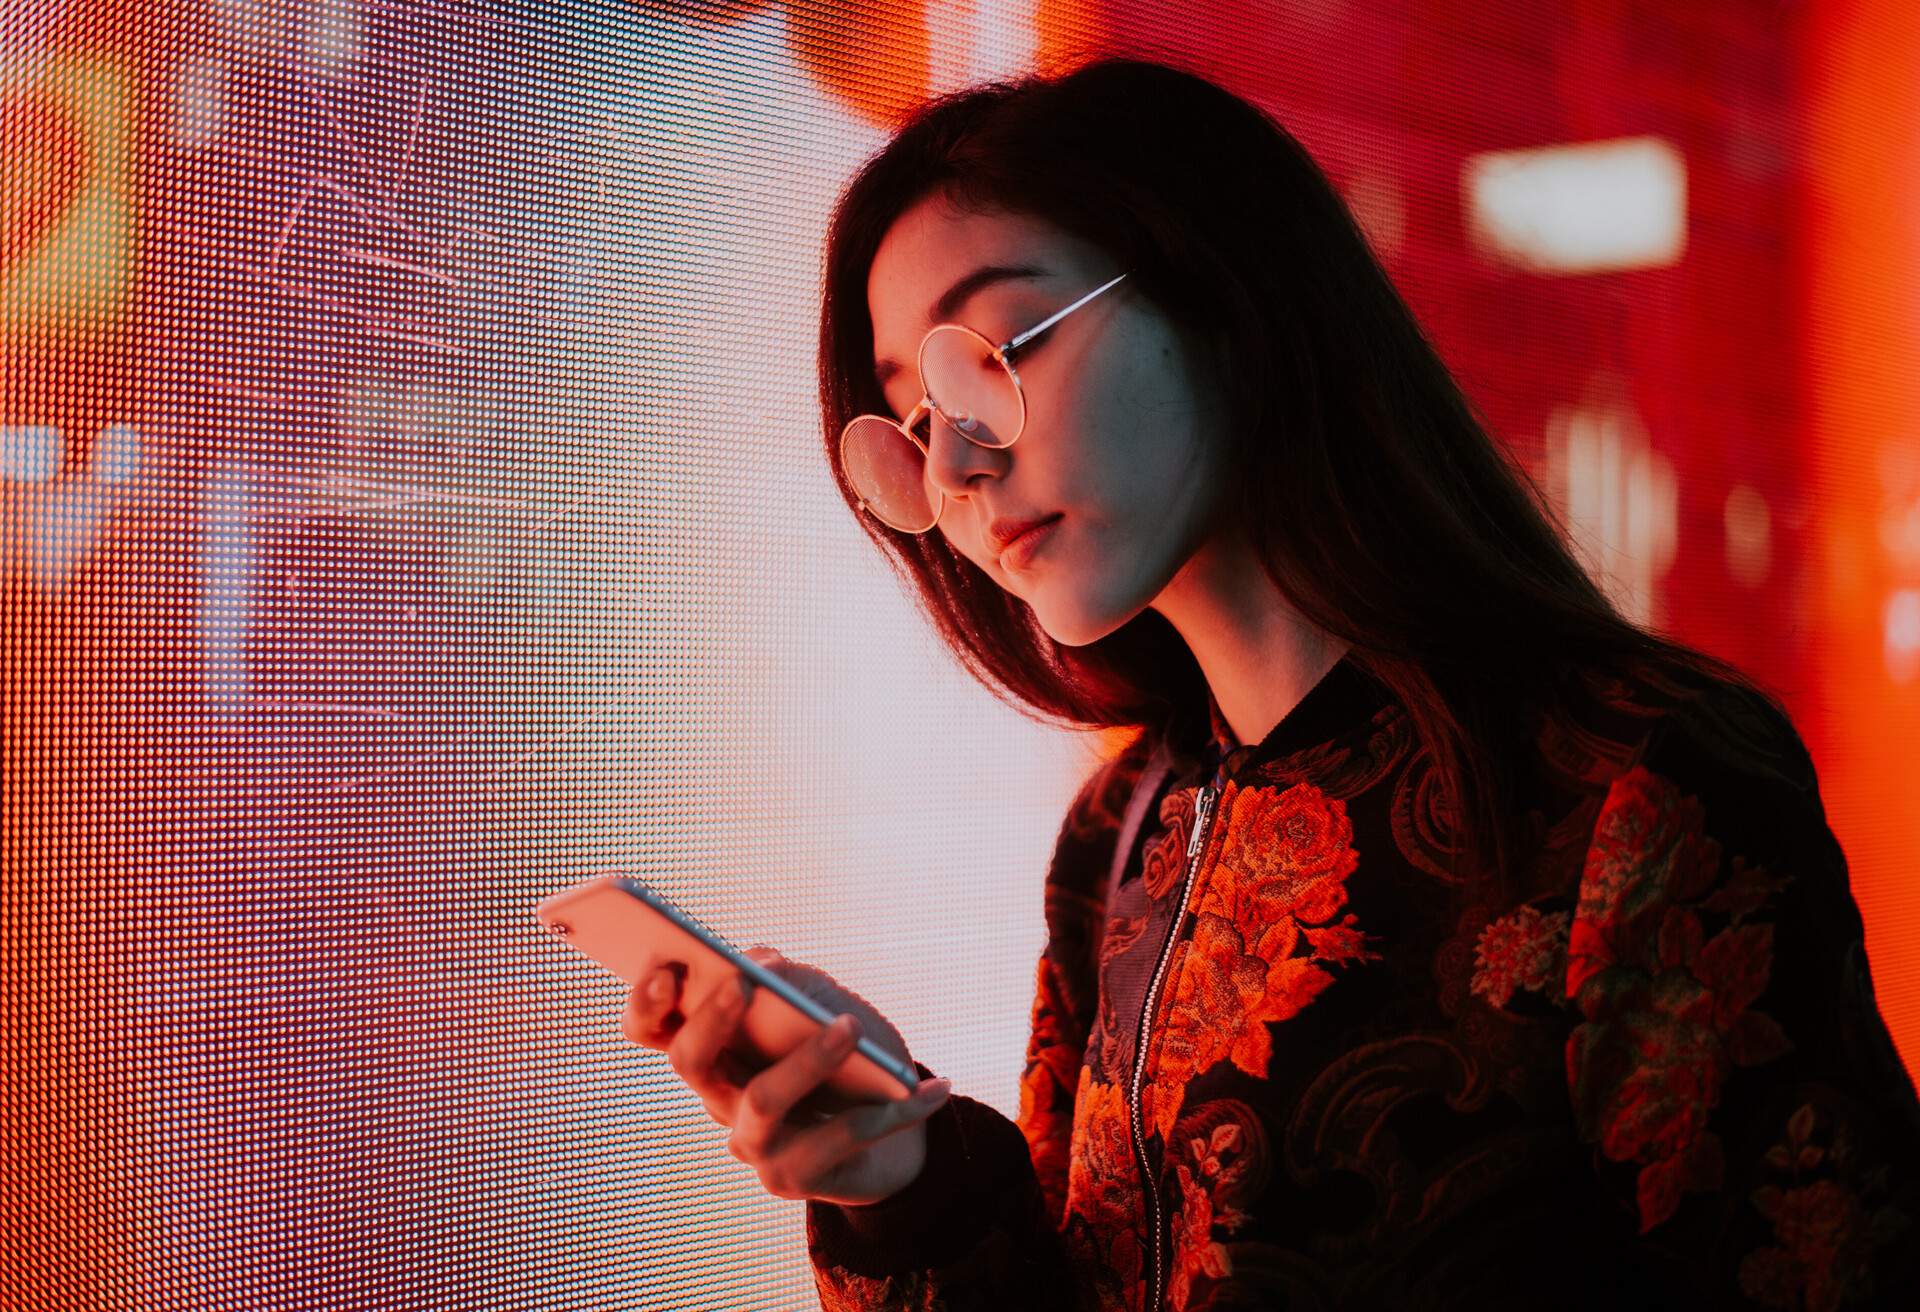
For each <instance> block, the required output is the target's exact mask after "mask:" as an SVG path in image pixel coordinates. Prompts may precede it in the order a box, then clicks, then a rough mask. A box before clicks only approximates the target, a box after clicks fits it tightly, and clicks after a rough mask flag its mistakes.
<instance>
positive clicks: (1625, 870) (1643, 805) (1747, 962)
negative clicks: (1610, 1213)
mask: <svg viewBox="0 0 1920 1312" xmlns="http://www.w3.org/2000/svg"><path fill="white" fill-rule="evenodd" d="M1719 867H1720V846H1719V844H1718V843H1716V842H1715V841H1714V840H1713V839H1712V838H1710V837H1708V836H1707V835H1706V833H1705V832H1704V810H1703V808H1702V807H1701V805H1700V802H1699V800H1698V799H1696V798H1692V797H1683V796H1682V795H1681V793H1680V791H1679V789H1678V788H1677V787H1675V786H1674V784H1673V783H1672V782H1671V781H1670V780H1668V779H1665V778H1663V777H1661V776H1660V775H1657V774H1654V773H1653V772H1651V771H1649V770H1647V769H1646V768H1645V767H1644V766H1634V767H1633V768H1632V769H1630V770H1628V771H1626V772H1625V773H1624V774H1622V775H1621V776H1620V777H1619V778H1617V779H1615V780H1614V782H1613V785H1612V787H1611V788H1610V789H1609V791H1608V794H1607V800H1606V803H1605V805H1604V806H1603V807H1602V808H1601V812H1600V816H1599V819H1598V820H1597V821H1596V823H1595V828H1594V838H1593V844H1592V846H1591V847H1590V849H1589V850H1588V853H1587V863H1586V867H1585V870H1584V871H1583V873H1582V876H1581V881H1580V897H1579V903H1578V906H1577V907H1576V909H1575V912H1574V918H1573V921H1572V924H1571V925H1570V927H1569V931H1568V948H1567V954H1568V964H1567V975H1566V996H1567V997H1568V998H1570V999H1572V1000H1573V1001H1574V1003H1575V1004H1576V1005H1577V1006H1578V1008H1579V1010H1580V1012H1581V1014H1582V1015H1583V1016H1584V1017H1585V1018H1586V1020H1585V1023H1583V1024H1581V1025H1578V1026H1576V1027H1575V1029H1574V1031H1573V1032H1572V1034H1571V1035H1570V1036H1569V1037H1568V1039H1567V1047H1566V1061H1567V1083H1568V1089H1569V1092H1570V1094H1571V1096H1572V1101H1573V1111H1574V1117H1575V1120H1576V1122H1577V1124H1578V1126H1579V1128H1580V1132H1581V1135H1582V1136H1583V1137H1584V1138H1585V1139H1586V1140H1587V1141H1588V1142H1596V1143H1598V1144H1599V1145H1600V1149H1601V1151H1602V1152H1603V1153H1604V1154H1605V1155H1606V1157H1607V1158H1608V1159H1609V1160H1612V1161H1616V1162H1638V1163H1640V1164H1641V1167H1640V1171H1639V1174H1638V1177H1637V1182H1636V1192H1637V1200H1638V1205H1639V1212H1640V1230H1641V1232H1642V1233H1645V1232H1646V1231H1648V1230H1650V1229H1652V1228H1653V1227H1654V1226H1656V1225H1658V1224H1659V1223H1660V1222H1662V1221H1664V1220H1666V1219H1667V1218H1668V1217H1669V1216H1671V1215H1672V1214H1673V1212H1674V1211H1675V1209H1677V1208H1678V1206H1679V1204H1680V1198H1681V1195H1682V1194H1684V1193H1686V1192H1689V1191H1692V1190H1699V1189H1714V1188H1718V1187H1719V1186H1720V1184H1721V1181H1722V1178H1723V1162H1722V1156H1721V1153H1722V1149H1721V1144H1720V1140H1719V1137H1718V1136H1717V1135H1716V1134H1714V1132H1713V1131H1712V1130H1710V1129H1709V1128H1708V1126H1707V1120H1708V1114H1709V1113H1710V1112H1711V1111H1712V1109H1713V1108H1714V1107H1715V1106H1717V1105H1718V1103H1719V1101H1720V1092H1721V1088H1722V1086H1723V1085H1724V1084H1725V1082H1726V1079H1727V1077H1728V1075H1729V1074H1730V1073H1731V1071H1732V1069H1733V1068H1734V1067H1735V1066H1753V1065H1757V1064H1759V1063H1761V1062H1765V1061H1769V1060H1771V1059H1773V1058H1775V1057H1777V1056H1779V1055H1781V1054H1782V1053H1784V1052H1786V1051H1788V1050H1789V1049H1790V1048H1791V1046H1792V1045H1791V1044H1790V1043H1789V1042H1788V1040H1787V1037H1786V1035H1785V1034H1784V1033H1782V1032H1781V1030H1780V1027H1779V1026H1778V1025H1777V1024H1775V1023H1774V1022H1773V1020H1772V1019H1770V1018H1769V1017H1767V1016H1765V1015H1762V1014H1761V1013H1759V1012H1755V1011H1751V1010H1749V1009H1748V1008H1749V1007H1750V1005H1751V1004H1752V1003H1753V1002H1754V1001H1756V1000H1757V999H1758V998H1759V996H1760V994H1761V993H1762V992H1763V991H1764V990H1765V988H1766V983H1767V978H1768V975H1769V973H1770V971H1771V968H1772V962H1773V927H1772V926H1771V925H1767V924H1754V925H1748V924H1735V925H1731V926H1729V927H1728V928H1726V929H1724V930H1722V931H1721V932H1720V933H1719V934H1716V935H1715V936H1714V937H1713V938H1711V939H1707V938H1706V937H1705V931H1704V929H1703V928H1702V926H1701V923H1700V917H1699V912H1700V911H1701V910H1712V909H1717V908H1716V906H1715V903H1716V899H1718V902H1719V905H1721V906H1727V907H1728V908H1729V909H1734V908H1736V907H1737V908H1739V909H1740V910H1741V911H1742V914H1744V913H1745V912H1746V911H1750V910H1752V909H1754V906H1755V905H1757V904H1756V903H1755V902H1754V896H1755V890H1757V889H1759V888H1760V887H1761V886H1762V884H1764V883H1765V880H1764V877H1752V876H1744V877H1743V880H1744V882H1743V883H1742V884H1740V885H1739V887H1741V888H1742V889H1743V891H1742V892H1741V893H1740V894H1738V895H1735V896H1729V895H1727V894H1726V893H1725V891H1724V890H1723V891H1722V892H1721V893H1718V894H1715V893H1713V892H1712V884H1713V880H1714V877H1715V875H1716V874H1717V873H1718V871H1719ZM1733 886H1734V885H1733V884H1731V883H1730V884H1729V887H1733ZM1773 886H1777V885H1768V887H1773Z"/></svg>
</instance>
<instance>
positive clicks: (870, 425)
mask: <svg viewBox="0 0 1920 1312" xmlns="http://www.w3.org/2000/svg"><path fill="white" fill-rule="evenodd" d="M1129 272H1131V271H1129ZM1126 276H1127V275H1126V274H1125V273H1122V274H1120V275H1118V276H1116V277H1114V278H1111V279H1109V280H1108V281H1107V282H1105V283H1102V284H1101V285H1100V286H1098V287H1096V288H1094V289H1093V290H1092V291H1090V292H1088V293H1087V294H1086V295H1085V296H1082V297H1081V298H1080V299H1079V300H1077V301H1075V302H1074V303H1073V304H1072V305H1069V306H1067V307H1066V308H1064V309H1061V310H1056V311H1055V312H1054V313H1052V314H1050V315H1048V316H1047V317H1046V318H1045V319H1042V320H1041V321H1040V322H1039V323H1037V324H1035V325H1033V327H1031V328H1029V329H1027V330H1026V331H1025V332H1023V333H1020V334H1019V335H1017V336H1015V337H1014V338H1013V339H1012V340H1011V341H1008V342H1004V343H1002V344H1001V345H999V346H995V345H994V344H993V343H992V342H991V341H990V340H988V339H987V338H985V337H983V336H981V335H980V334H979V333H977V332H975V331H974V330H973V329H971V328H966V327H963V326H961V325H960V324H957V323H943V324H939V325H937V326H935V327H934V328H931V329H929V330H928V332H927V335H926V336H925V337H923V338H922V339H921V340H920V352H919V354H918V356H917V357H916V358H915V361H914V363H915V367H916V368H917V369H918V370H919V374H920V393H921V395H920V399H919V400H918V401H916V402H915V403H914V406H913V409H912V410H910V411H908V412H907V417H906V418H905V419H903V420H900V421H898V422H895V421H894V420H892V419H889V418H887V417H886V416H885V415H857V416H855V417H854V418H853V419H850V420H848V421H847V426H846V427H845V428H843V429H841V430H840V467H841V469H842V470H843V471H845V473H846V476H847V483H848V485H849V486H851V487H852V488H853V491H854V495H856V496H857V497H859V498H860V507H861V509H863V510H865V511H866V512H867V513H868V514H871V515H872V516H874V518H876V519H878V520H879V521H880V522H881V523H883V524H885V525H887V526H888V527H889V528H894V529H898V530H899V531H900V532H902V533H925V532H926V531H927V530H928V529H930V528H932V527H933V526H934V525H935V524H937V523H939V522H940V512H941V510H942V509H943V508H944V507H945V503H946V496H945V494H944V493H942V492H941V491H940V489H939V488H937V487H934V486H933V485H932V484H931V483H929V482H928V481H927V442H926V441H925V440H923V439H921V438H920V437H919V436H917V435H916V434H915V433H914V431H913V430H914V428H915V426H916V425H918V424H919V422H920V418H921V416H923V415H925V416H927V422H928V425H929V432H928V436H929V438H930V437H931V436H932V432H931V426H932V424H934V423H935V422H939V423H944V424H945V425H946V426H947V427H948V428H950V429H952V430H953V431H954V432H956V433H958V434H959V435H960V436H962V437H964V438H966V439H967V441H969V442H972V443H973V444H974V445H975V446H984V447H993V448H1004V447H1010V446H1012V445H1013V444H1014V443H1015V442H1016V441H1018V440H1019V438H1020V434H1021V432H1022V431H1024V430H1025V428H1026V426H1027V394H1026V392H1025V391H1023V390H1022V389H1021V386H1020V375H1019V374H1017V373H1015V372H1014V369H1013V357H1014V353H1015V352H1016V351H1018V350H1019V349H1020V348H1021V347H1023V346H1025V345H1026V344H1027V343H1028V342H1031V341H1032V340H1033V339H1034V338H1036V337H1038V336H1039V335H1040V334H1041V333H1043V332H1046V331H1047V330H1048V329H1049V328H1051V327H1053V325H1055V324H1056V323H1059V322H1060V321H1061V320H1062V319H1064V318H1066V317H1067V316H1068V315H1069V314H1072V313H1073V312H1074V311H1075V310H1077V309H1079V308H1080V307H1081V306H1083V305H1085V304H1086V303H1087V302H1088V301H1091V300H1092V299H1093V298H1094V297H1096V296H1098V295H1099V294H1100V293H1101V292H1104V291H1106V290H1107V288H1109V287H1111V286H1113V285H1114V284H1115V283H1117V282H1119V281H1120V279H1122V278H1125V277H1126Z"/></svg>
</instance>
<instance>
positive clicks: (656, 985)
mask: <svg viewBox="0 0 1920 1312" xmlns="http://www.w3.org/2000/svg"><path fill="white" fill-rule="evenodd" d="M647 996H648V997H649V998H652V999H653V1000H654V1001H655V1002H665V1001H666V1000H667V999H668V998H669V997H671V996H673V985H672V984H671V983H669V982H668V980H667V973H666V972H665V971H664V970H660V971H655V972H654V975H653V978H652V979H650V980H648V981H647Z"/></svg>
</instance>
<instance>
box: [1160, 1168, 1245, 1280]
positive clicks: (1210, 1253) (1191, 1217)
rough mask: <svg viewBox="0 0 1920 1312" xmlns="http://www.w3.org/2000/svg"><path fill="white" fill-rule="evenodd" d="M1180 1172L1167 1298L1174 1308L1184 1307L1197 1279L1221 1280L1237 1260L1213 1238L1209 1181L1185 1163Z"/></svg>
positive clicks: (1211, 1197)
mask: <svg viewBox="0 0 1920 1312" xmlns="http://www.w3.org/2000/svg"><path fill="white" fill-rule="evenodd" d="M1176 1173H1177V1175H1178V1177H1179V1181H1180V1212H1179V1215H1177V1216H1176V1217H1175V1218H1174V1221H1173V1270H1172V1273H1171V1274H1170V1275H1169V1277H1168V1280H1167V1298H1168V1300H1169V1301H1170V1302H1171V1304H1172V1305H1173V1307H1175V1308H1184V1307H1186V1305H1187V1298H1188V1295H1189V1294H1190V1293H1191V1292H1192V1289H1193V1281H1194V1279H1195V1277H1198V1276H1207V1277H1211V1278H1212V1279H1215V1280H1219V1279H1221V1278H1223V1277H1225V1276H1229V1275H1232V1274H1233V1261H1232V1259H1230V1258H1229V1257H1228V1256H1227V1250H1226V1248H1225V1246H1224V1245H1221V1244H1217V1243H1215V1242H1214V1239H1213V1223H1214V1215H1213V1193H1212V1190H1211V1189H1210V1188H1209V1187H1208V1182H1207V1181H1206V1180H1205V1179H1203V1178H1201V1177H1198V1176H1196V1175H1195V1174H1194V1173H1193V1171H1192V1170H1190V1169H1189V1168H1188V1167H1187V1166H1185V1165H1184V1164H1183V1165H1181V1166H1179V1167H1177V1168H1176Z"/></svg>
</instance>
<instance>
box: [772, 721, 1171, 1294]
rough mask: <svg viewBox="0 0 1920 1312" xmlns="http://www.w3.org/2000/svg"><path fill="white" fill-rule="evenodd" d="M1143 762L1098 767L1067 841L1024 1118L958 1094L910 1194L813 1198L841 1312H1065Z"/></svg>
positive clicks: (1061, 848)
mask: <svg viewBox="0 0 1920 1312" xmlns="http://www.w3.org/2000/svg"><path fill="white" fill-rule="evenodd" d="M1130 766H1137V761H1135V760H1133V759H1131V758H1130V756H1128V755H1123V756H1122V757H1121V758H1120V759H1118V760H1116V761H1113V762H1109V763H1107V764H1105V765H1103V766H1102V767H1101V768H1100V769H1099V770H1097V771H1095V772H1094V774H1093V775H1092V776H1091V777H1090V778H1089V779H1088V780H1087V782H1086V783H1085V784H1084V785H1083V786H1082V787H1081V789H1080V792H1079V794H1078V795H1077V796H1076V797H1075V799H1074V801H1073V804H1072V805H1071V806H1070V807H1069V808H1068V812H1067V817H1066V820H1065V823H1064V824H1063V825H1062V827H1061V830H1060V833H1059V837H1058V840H1057V841H1056V843H1055V847H1054V854H1053V860H1052V863H1051V866H1050V868H1049V871H1048V877H1047V888H1046V918H1047V945H1046V948H1045V950H1044V951H1043V952H1042V953H1041V955H1040V960H1039V966H1038V970H1037V979H1036V986H1035V991H1034V999H1033V1007H1032V1013H1031V1018H1032V1025H1031V1030H1030V1037H1029V1039H1028V1042H1027V1054H1026V1064H1025V1066H1024V1068H1023V1071H1022V1074H1021V1080H1020V1111H1019V1118H1018V1121H1017V1122H1016V1121H1009V1120H1008V1119H1007V1118H1006V1117H1005V1116H1003V1115H1001V1114H1000V1112H998V1111H996V1110H995V1109H994V1108H992V1107H991V1106H988V1105H987V1104H985V1103H982V1102H978V1101H976V1100H974V1099H972V1098H968V1097H965V1096H963V1095H961V1094H959V1093H952V1094H949V1095H948V1096H947V1100H946V1102H945V1103H944V1104H942V1105H941V1107H940V1109H939V1110H938V1111H936V1112H935V1113H934V1114H933V1115H932V1116H930V1117H928V1118H927V1121H926V1127H927V1160H926V1165H925V1166H924V1167H923V1168H922V1169H921V1172H920V1174H919V1176H918V1177H916V1178H915V1179H914V1181H913V1182H912V1183H911V1184H909V1185H908V1186H907V1187H906V1188H905V1189H902V1190H901V1191H900V1192H899V1193H896V1194H894V1195H893V1196H892V1197H890V1198H886V1199H882V1200H881V1201H880V1202H878V1203H873V1204H869V1205H867V1206H860V1207H847V1206H840V1205H837V1204H831V1203H822V1202H819V1201H815V1200H810V1201H808V1203H807V1205H806V1220H807V1250H808V1255H809V1257H810V1259H811V1260H812V1263H813V1270H814V1281H815V1284H816V1285H817V1286H818V1287H819V1291H820V1303H821V1306H822V1307H823V1308H825V1309H827V1312H842V1310H843V1309H844V1310H852V1309H859V1310H860V1312H869V1310H877V1309H882V1308H886V1309H896V1308H897V1309H907V1308H914V1309H931V1308H936V1307H937V1308H943V1309H963V1308H990V1309H993V1310H994V1312H1008V1310H1009V1309H1013V1308H1022V1307H1027V1306H1054V1307H1057V1306H1060V1305H1061V1303H1060V1300H1059V1294H1060V1292H1061V1291H1063V1290H1066V1289H1069V1288H1071V1287H1072V1286H1073V1283H1074V1277H1073V1276H1072V1274H1071V1273H1070V1271H1069V1267H1068V1261H1067V1256H1066V1251H1065V1247H1064V1245H1063V1243H1062V1240H1061V1226H1062V1220H1063V1212H1064V1207H1065V1197H1066V1183H1067V1166H1068V1145H1069V1143H1070V1141H1071V1139H1072V1134H1073V1097H1074V1091H1075V1088H1076V1087H1077V1083H1078V1076H1079V1067H1080V1064H1081V1059H1082V1055H1083V1053H1084V1051H1085V1048H1086V1043H1087V1035H1088V1032H1089V1029H1090V1027H1091V1025H1092V1022H1093V1015H1094V1008H1095V1003H1096V990H1097V987H1098V972H1097V968H1096V963H1097V960H1098V953H1099V941H1100V934H1101V927H1102V923H1103V916H1104V910H1105V907H1104V880H1105V877H1106V873H1107V864H1108V861H1109V859H1110V858H1111V855H1112V852H1113V847H1114V843H1115V832H1116V830H1117V828H1118V819H1117V815H1118V808H1117V807H1116V805H1115V802H1116V795H1117V800H1119V801H1120V802H1124V800H1125V792H1124V789H1125V787H1126V786H1127V784H1128V783H1129V782H1130V773H1129V767H1130ZM915 1065H916V1066H919V1064H918V1063H915ZM919 1070H920V1073H921V1076H922V1078H925V1077H926V1076H928V1075H931V1074H932V1072H931V1071H929V1070H927V1069H926V1068H925V1067H924V1066H919Z"/></svg>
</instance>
